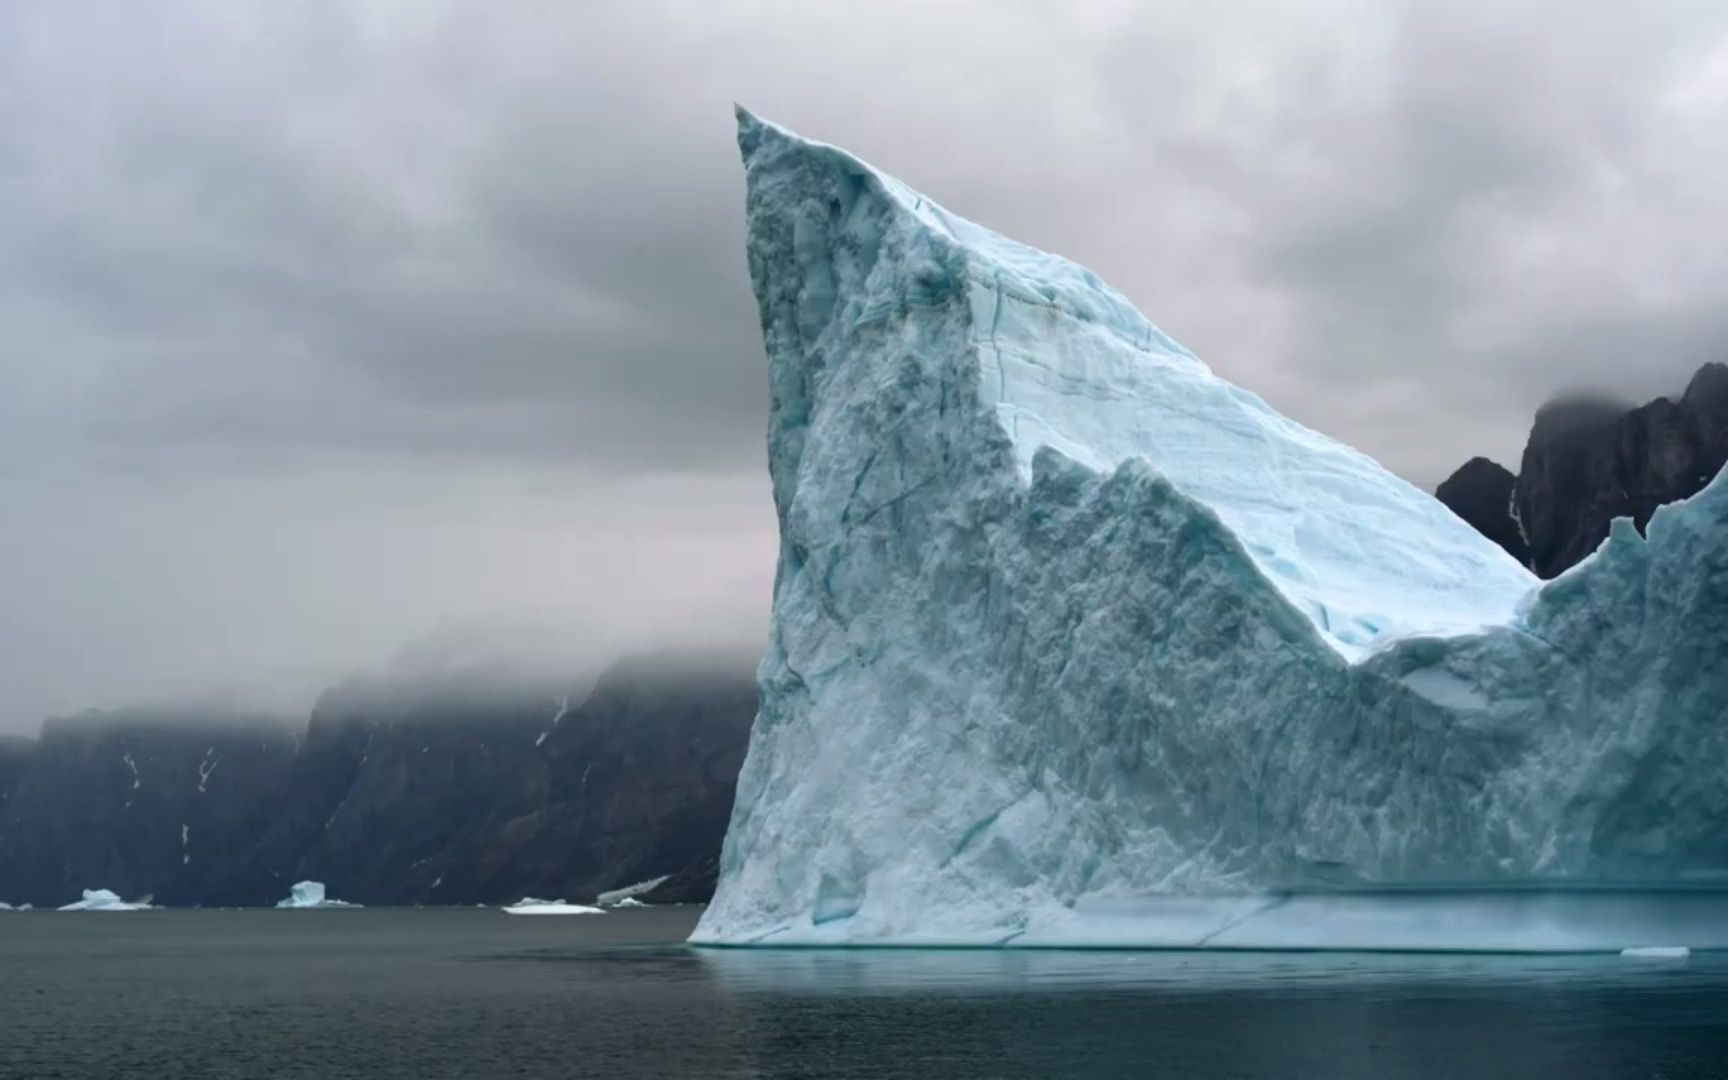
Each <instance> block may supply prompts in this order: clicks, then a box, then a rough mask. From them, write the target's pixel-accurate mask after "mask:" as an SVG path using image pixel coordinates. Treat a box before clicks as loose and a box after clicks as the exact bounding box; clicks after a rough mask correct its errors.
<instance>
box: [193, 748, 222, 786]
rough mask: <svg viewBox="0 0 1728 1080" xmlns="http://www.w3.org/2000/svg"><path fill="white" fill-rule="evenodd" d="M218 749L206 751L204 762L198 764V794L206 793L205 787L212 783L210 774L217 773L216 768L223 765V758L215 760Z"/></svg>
mask: <svg viewBox="0 0 1728 1080" xmlns="http://www.w3.org/2000/svg"><path fill="white" fill-rule="evenodd" d="M215 753H216V748H215V747H214V746H212V747H210V748H209V749H208V750H206V751H204V760H203V761H201V762H199V763H198V794H200V795H202V794H204V792H205V786H206V785H207V784H209V783H210V774H211V773H213V772H215V771H216V766H218V765H220V764H222V759H221V758H214V760H212V758H213V756H214V755H215Z"/></svg>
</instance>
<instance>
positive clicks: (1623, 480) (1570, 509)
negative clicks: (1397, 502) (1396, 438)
mask: <svg viewBox="0 0 1728 1080" xmlns="http://www.w3.org/2000/svg"><path fill="white" fill-rule="evenodd" d="M1724 463H1728V365H1724V364H1717V363H1712V364H1705V365H1704V366H1703V367H1701V368H1699V369H1698V372H1697V373H1696V374H1695V375H1693V377H1692V380H1691V382H1689V383H1688V384H1687V386H1686V390H1685V392H1684V393H1683V394H1681V395H1680V397H1679V398H1678V399H1670V398H1666V397H1660V398H1657V399H1656V400H1654V401H1651V402H1649V403H1647V404H1645V405H1641V406H1638V407H1636V408H1629V407H1626V406H1623V405H1618V404H1615V403H1612V402H1605V401H1599V400H1590V399H1576V398H1573V399H1563V400H1560V401H1556V402H1551V403H1550V404H1548V405H1546V406H1544V407H1543V408H1542V409H1540V410H1538V412H1537V414H1536V419H1535V422H1534V424H1533V425H1532V427H1531V431H1530V438H1529V441H1528V442H1527V443H1526V445H1525V447H1524V455H1523V459H1522V460H1521V461H1520V463H1519V471H1518V475H1517V476H1516V477H1513V476H1512V474H1511V473H1510V472H1509V471H1507V470H1506V469H1504V468H1503V467H1501V466H1499V465H1496V464H1495V463H1494V462H1491V461H1488V460H1487V459H1486V458H1472V459H1471V460H1470V461H1468V462H1466V463H1465V464H1464V466H1463V467H1461V468H1460V469H1459V470H1458V471H1457V472H1455V473H1453V474H1452V475H1451V476H1450V477H1448V478H1447V479H1446V481H1445V482H1444V483H1442V484H1441V485H1440V487H1439V488H1438V489H1437V491H1436V494H1437V495H1438V496H1439V498H1440V501H1441V502H1443V503H1445V504H1446V505H1447V506H1448V507H1450V508H1451V510H1452V512H1453V513H1455V514H1457V515H1458V516H1459V517H1461V518H1463V519H1464V520H1465V521H1467V522H1469V523H1470V524H1471V525H1473V526H1475V527H1476V529H1477V531H1479V532H1481V533H1482V534H1483V535H1484V536H1486V537H1488V538H1489V539H1490V540H1493V541H1494V542H1495V543H1497V544H1499V545H1500V546H1501V547H1503V548H1505V549H1506V551H1507V552H1508V553H1509V554H1511V555H1512V557H1513V558H1515V559H1517V560H1518V561H1519V562H1521V563H1523V564H1524V565H1526V566H1528V567H1530V569H1531V570H1533V571H1535V573H1537V574H1538V575H1540V576H1542V577H1545V578H1550V577H1554V576H1555V575H1557V574H1560V573H1562V572H1563V571H1565V570H1567V569H1569V568H1570V567H1572V566H1575V565H1577V564H1578V563H1579V562H1580V561H1581V560H1583V559H1584V558H1585V557H1586V556H1588V555H1589V554H1590V553H1592V552H1594V551H1595V550H1596V549H1597V548H1598V547H1600V546H1601V544H1602V541H1603V540H1604V539H1606V538H1607V536H1608V527H1609V525H1610V524H1611V523H1612V522H1613V521H1614V519H1615V518H1619V517H1626V518H1631V519H1632V521H1633V523H1634V524H1635V525H1636V526H1637V527H1638V530H1639V531H1640V532H1642V531H1643V530H1644V528H1645V526H1646V525H1648V524H1649V522H1650V515H1651V514H1653V513H1655V511H1656V508H1657V507H1658V506H1661V505H1663V504H1665V503H1671V502H1677V501H1679V500H1681V499H1687V498H1691V497H1692V496H1693V495H1696V494H1697V493H1698V492H1699V491H1701V490H1703V488H1704V486H1705V485H1706V484H1708V483H1709V482H1710V480H1711V478H1713V477H1714V476H1715V475H1716V474H1717V473H1718V472H1720V471H1721V470H1722V468H1723V465H1724Z"/></svg>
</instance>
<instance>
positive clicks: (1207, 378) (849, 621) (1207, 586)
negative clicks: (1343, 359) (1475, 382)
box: [695, 113, 1728, 948]
mask: <svg viewBox="0 0 1728 1080" xmlns="http://www.w3.org/2000/svg"><path fill="white" fill-rule="evenodd" d="M739 144H740V147H741V149H742V152H743V156H744V160H745V164H746V168H747V172H748V190H749V195H748V235H749V239H748V248H749V259H750V269H751V276H752V280H753V283H754V285H755V289H756V294H757V298H758V303H759V305H760V313H761V320H762V326H763V335H764V339H765V343H766V347H767V353H768V360H769V381H770V388H771V401H772V412H771V420H770V431H769V467H770V471H771V474H772V478H773V484H774V497H775V503H776V508H777V511H778V514H779V520H780V531H781V555H780V564H779V571H778V574H777V578H776V583H775V593H774V618H773V625H772V631H771V640H770V643H769V647H768V651H767V654H766V656H765V657H764V659H763V663H762V667H761V671H760V683H761V711H760V714H759V716H758V718H757V722H756V726H755V728H754V731H753V733H752V738H751V748H750V753H749V757H748V759H747V761H746V763H745V767H744V771H743V774H742V776H741V777H740V780H739V788H738V801H737V805H736V808H735V811H734V815H733V820H732V826H731V830H730V832H729V833H728V836H727V841H726V848H725V853H724V856H723V859H722V866H721V882H720V888H719V891H718V893H717V894H716V897H715V901H714V903H713V905H712V906H711V907H710V908H709V909H708V911H707V913H706V914H705V915H704V917H703V920H702V923H701V925H700V926H699V927H698V930H697V933H696V936H695V940H697V941H700V942H708V943H732V944H743V943H758V942H759V943H766V944H793V943H819V942H846V943H872V942H874V943H911V942H950V943H992V942H994V943H1002V942H1015V943H1020V944H1049V943H1062V942H1075V941H1083V942H1086V943H1092V944H1199V943H1202V942H1211V943H1231V944H1255V943H1262V944H1264V943H1275V944H1304V943H1306V944H1322V943H1325V944H1349V943H1355V944H1365V945H1374V946H1376V947H1387V946H1388V945H1395V944H1397V943H1398V941H1400V940H1409V938H1408V937H1407V936H1406V937H1401V936H1400V935H1407V934H1409V933H1410V932H1411V931H1410V929H1409V928H1410V927H1411V925H1412V923H1411V917H1410V916H1409V915H1408V911H1409V909H1408V906H1406V907H1405V908H1403V909H1399V910H1397V911H1390V912H1389V911H1388V910H1387V909H1386V908H1385V907H1384V906H1377V905H1381V901H1380V900H1378V899H1373V897H1374V896H1375V895H1377V894H1374V893H1372V892H1364V891H1363V890H1375V889H1384V888H1387V887H1396V888H1400V889H1406V890H1410V889H1453V888H1457V887H1461V886H1469V887H1471V888H1473V889H1477V890H1480V889H1483V888H1500V887H1504V886H1511V885H1518V886H1523V887H1541V888H1551V889H1552V888H1561V889H1571V888H1574V887H1576V886H1581V885H1589V886H1593V887H1601V886H1608V885H1613V886H1615V887H1616V888H1617V889H1621V890H1622V891H1618V892H1615V893H1613V895H1614V896H1622V895H1623V887H1632V886H1636V887H1639V888H1643V887H1645V886H1648V885H1650V884H1651V883H1659V884H1673V883H1676V882H1680V881H1685V882H1688V883H1693V884H1695V883H1697V882H1700V881H1711V880H1718V879H1722V880H1728V835H1724V831H1723V830H1721V829H1720V828H1719V823H1720V822H1722V821H1724V820H1728V817H1725V814H1728V781H1725V780H1724V779H1723V778H1724V777H1725V776H1728V772H1725V771H1724V766H1725V765H1728V725H1725V724H1724V723H1723V722H1722V720H1723V717H1724V715H1728V666H1725V658H1728V551H1725V546H1724V545H1723V544H1722V539H1723V537H1724V536H1725V535H1728V531H1725V527H1728V484H1725V483H1724V482H1723V481H1722V480H1721V479H1718V480H1717V481H1716V483H1715V484H1713V485H1712V486H1711V487H1710V488H1709V489H1707V490H1706V491H1705V492H1704V493H1703V494H1701V495H1700V496H1699V497H1697V498H1696V499H1694V500H1692V501H1691V502H1690V503H1686V504H1681V505H1677V506H1674V507H1671V508H1668V509H1665V510H1664V511H1662V512H1661V513H1659V514H1658V516H1657V519H1656V521H1654V522H1653V523H1652V525H1651V528H1650V532H1649V538H1648V540H1647V541H1646V540H1644V539H1642V538H1639V537H1638V536H1637V534H1636V532H1635V531H1628V530H1620V531H1619V532H1617V533H1616V534H1615V536H1614V537H1613V538H1611V540H1610V541H1609V543H1608V544H1607V545H1605V547H1604V550H1603V551H1602V552H1600V553H1599V554H1598V555H1597V556H1596V557H1595V558H1594V559H1592V560H1591V561H1590V562H1588V563H1587V564H1585V565H1583V566H1580V567H1578V568H1577V569H1576V570H1574V571H1573V572H1572V573H1571V574H1568V575H1566V576H1564V577H1562V578H1560V579H1557V580H1556V581H1554V582H1552V583H1550V584H1548V585H1547V586H1545V587H1540V588H1539V583H1538V582H1537V581H1536V580H1535V579H1534V578H1533V577H1532V576H1531V575H1529V574H1528V573H1527V572H1526V571H1524V570H1523V569H1522V568H1521V567H1519V566H1518V565H1517V564H1516V563H1515V562H1514V561H1513V560H1511V559H1510V558H1509V557H1508V556H1506V555H1505V554H1504V553H1503V552H1502V551H1501V550H1500V549H1499V548H1498V547H1496V546H1495V545H1493V544H1492V543H1490V542H1489V541H1487V540H1485V539H1483V538H1482V537H1481V536H1479V535H1478V534H1477V533H1476V532H1475V531H1474V530H1473V529H1471V528H1470V527H1469V526H1467V525H1465V524H1464V523H1463V522H1461V521H1459V520H1458V519H1457V518H1455V517H1453V516H1452V515H1451V514H1450V513H1449V512H1448V511H1446V510H1445V508H1444V507H1442V506H1441V505H1440V504H1439V503H1438V502H1436V501H1435V500H1433V499H1432V498H1430V497H1429V496H1427V495H1425V494H1423V493H1422V492H1420V491H1418V490H1416V489H1415V488H1413V487H1411V486H1410V485H1408V484H1405V483H1404V482H1402V481H1400V480H1398V479H1397V478H1395V477H1393V476H1391V475H1390V474H1389V473H1387V472H1386V471H1385V470H1383V469H1381V468H1380V467H1379V466H1377V465H1375V464H1374V463H1373V462H1372V461H1370V460H1369V459H1367V458H1366V457H1364V456H1363V455H1361V454H1359V453H1357V452H1355V451H1353V450H1350V449H1348V448H1346V447H1343V446H1341V445H1339V444H1337V443H1335V442H1333V441H1331V440H1329V439H1327V438H1325V437H1323V436H1320V435H1317V434H1315V433H1313V432H1310V431H1308V430H1306V429H1304V428H1302V427H1301V426H1299V425H1297V424H1295V423H1293V422H1291V421H1289V420H1286V419H1284V418H1282V417H1280V416H1278V415H1277V414H1275V413H1273V412H1272V411H1271V410H1270V409H1269V408H1268V407H1267V406H1266V405H1265V404H1264V403H1262V402H1261V401H1260V400H1259V399H1258V398H1255V397H1254V396H1253V395H1250V394H1247V393H1245V392H1243V391H1241V390H1239V389H1236V388H1234V387H1232V386H1230V385H1229V384H1227V383H1225V382H1223V381H1222V380H1220V379H1218V378H1217V377H1216V376H1214V375H1212V374H1211V373H1210V372H1209V371H1208V370H1207V369H1206V368H1205V367H1204V365H1202V364H1201V363H1200V361H1199V360H1197V359H1195V358H1194V357H1193V355H1192V354H1190V353H1188V352H1187V351H1186V350H1184V349H1182V348H1181V347H1180V346H1178V345H1176V344H1175V343H1174V342H1172V341H1171V340H1170V339H1169V338H1167V337H1166V336H1165V335H1164V334H1162V333H1161V332H1160V331H1158V330H1157V329H1156V328H1155V327H1153V326H1152V325H1151V324H1149V323H1148V322H1146V321H1145V320H1144V319H1143V318H1142V317H1141V316H1140V315H1139V314H1138V313H1136V312H1135V311H1134V310H1133V308H1132V307H1131V306H1130V305H1129V304H1128V303H1127V301H1126V300H1124V299H1123V298H1122V297H1121V296H1120V295H1119V294H1117V293H1116V292H1114V291H1113V290H1111V289H1109V288H1108V287H1107V286H1105V285H1103V284H1102V283H1101V282H1099V281H1098V280H1097V279H1096V278H1095V277H1094V276H1093V275H1092V274H1091V273H1089V272H1088V271H1086V270H1084V269H1082V268H1080V267H1077V266H1075V265H1073V264H1071V263H1068V262H1066V261H1064V260H1062V259H1059V258H1056V257H1054V256H1051V255H1046V254H1044V253H1041V252H1037V251H1034V250H1032V249H1030V248H1026V247H1024V246H1022V245H1019V244H1015V243H1013V242H1012V241H1008V240H1006V239H1003V238H1001V237H998V236H996V235H994V234H992V233H990V232H988V231H987V230H984V229H982V228H980V227H979V226H977V225H974V224H971V223H969V222H966V221H963V220H961V219H959V218H956V217H954V216H953V215H950V214H948V213H947V212H945V211H943V210H942V209H941V208H940V207H938V206H936V205H935V204H933V203H931V202H929V201H928V200H926V199H924V198H923V197H922V196H920V195H918V194H916V193H915V192H912V191H911V190H909V189H907V188H906V187H905V186H903V185H901V184H899V183H898V182H896V181H894V180H892V179H890V178H888V177H886V176H883V175H882V174H880V173H878V172H875V171H874V170H872V169H871V168H869V167H868V166H866V165H864V164H863V163H861V162H859V161H857V160H856V159H855V158H852V157H850V156H849V155H847V154H845V153H844V152H842V151H840V150H837V149H835V148H833V147H828V146H824V145H821V144H816V143H811V142H807V141H804V140H802V139H799V138H797V137H796V136H793V135H791V134H789V133H787V132H785V131H783V130H781V129H779V128H776V127H774V126H773V125H770V124H767V123H765V122H762V121H760V120H757V119H755V118H754V117H751V116H749V115H748V114H745V113H740V128H739ZM1341 890H1342V891H1344V892H1345V893H1347V895H1348V896H1349V897H1350V900H1349V903H1347V904H1344V905H1343V907H1341V908H1340V907H1337V906H1326V905H1322V908H1321V909H1318V910H1311V908H1312V904H1313V903H1314V901H1312V900H1311V899H1310V900H1304V901H1303V902H1302V903H1299V904H1291V903H1287V902H1285V901H1284V900H1283V899H1281V898H1282V897H1284V896H1285V894H1287V893H1289V892H1292V891H1296V892H1302V893H1321V894H1323V895H1335V894H1338V893H1339V892H1340V891H1341ZM1407 895H1415V894H1414V893H1409V894H1407ZM1424 895H1426V894H1424ZM1443 895H1447V894H1443ZM1456 895H1463V894H1462V893H1460V894H1456ZM1470 895H1471V896H1472V897H1475V898H1474V899H1472V900H1471V901H1470V902H1469V903H1468V904H1464V905H1463V906H1462V907H1460V908H1459V909H1458V910H1456V911H1453V910H1452V909H1450V908H1448V909H1446V910H1447V911H1450V912H1451V914H1439V915H1437V914H1436V912H1437V911H1439V910H1440V909H1436V908H1434V907H1432V906H1430V907H1428V908H1424V909H1422V911H1423V912H1424V914H1423V915H1421V916H1420V917H1418V918H1417V922H1418V923H1420V924H1421V925H1422V926H1423V927H1424V928H1425V929H1424V933H1425V934H1426V935H1427V936H1426V937H1425V938H1424V939H1423V940H1424V941H1425V942H1426V944H1424V945H1423V947H1447V946H1448V945H1449V944H1451V943H1454V942H1463V943H1465V944H1467V945H1469V946H1472V947H1554V948H1559V947H1607V945H1608V942H1606V941H1598V940H1597V939H1598V938H1600V937H1602V936H1603V935H1604V934H1606V935H1608V936H1610V937H1611V936H1613V935H1614V933H1616V932H1617V931H1614V930H1613V929H1612V928H1613V927H1615V926H1617V925H1621V924H1622V923H1624V922H1625V919H1622V918H1621V917H1620V916H1618V915H1615V914H1613V912H1614V911H1618V910H1619V909H1618V908H1613V906H1612V905H1610V906H1609V907H1608V908H1601V907H1599V908H1598V909H1595V913H1594V914H1589V915H1578V914H1577V913H1576V911H1575V909H1576V908H1577V907H1578V904H1579V903H1580V902H1579V901H1576V900H1575V899H1566V900H1565V901H1564V902H1561V903H1559V904H1558V906H1555V905H1552V904H1549V905H1544V904H1540V903H1538V904H1535V905H1534V906H1532V903H1531V902H1530V901H1529V900H1528V895H1529V894H1520V895H1521V896H1524V897H1525V898H1524V899H1519V900H1517V901H1515V902H1510V907H1511V909H1514V910H1515V912H1516V913H1517V914H1516V917H1515V918H1514V917H1511V916H1506V917H1499V916H1484V915H1483V913H1484V912H1495V911H1502V909H1504V908H1506V907H1507V903H1505V902H1502V901H1501V900H1497V899H1494V898H1493V895H1494V894H1490V896H1489V898H1488V899H1482V898H1481V897H1480V896H1479V895H1478V894H1477V893H1471V894H1470ZM1592 895H1596V894H1595V893H1592ZM1601 895H1608V894H1607V893H1602V894H1601ZM1713 895H1714V894H1712V896H1713ZM1689 897H1690V898H1689V899H1688V900H1687V901H1686V902H1687V903H1688V904H1691V905H1692V907H1689V908H1688V909H1687V911H1688V912H1690V913H1691V914H1688V915H1686V916H1685V919H1684V920H1683V922H1684V925H1686V926H1689V927H1691V926H1696V927H1702V928H1703V929H1699V930H1697V931H1696V933H1695V934H1694V937H1700V936H1708V933H1710V932H1714V928H1716V927H1718V926H1721V928H1722V936H1723V942H1722V943H1723V944H1728V921H1724V920H1719V919H1717V918H1716V915H1715V914H1714V913H1715V912H1716V911H1717V908H1715V907H1713V906H1712V905H1713V904H1715V900H1713V899H1712V898H1711V896H1703V897H1702V899H1700V897H1699V895H1696V894H1689ZM1620 902H1621V901H1618V900H1617V901H1614V903H1620ZM1700 904H1702V905H1703V907H1702V908H1699V907H1698V905H1700ZM1304 905H1309V906H1304ZM1351 905H1355V906H1354V907H1352V906H1351ZM1645 907H1646V906H1645V905H1644V902H1643V901H1642V900H1640V901H1638V902H1636V903H1632V905H1631V908H1629V909H1628V910H1639V911H1642V910H1645ZM1699 910H1702V911H1704V914H1703V915H1699V914H1698V911H1699ZM1723 910H1724V911H1728V905H1725V906H1724V908H1723ZM1340 911H1343V912H1344V914H1342V915H1341V914H1339V912H1340ZM1603 912H1608V914H1603ZM1627 918H1630V917H1629V916H1628V917H1627ZM1437 919H1438V922H1436V920H1437ZM1452 919H1455V920H1457V921H1458V922H1460V923H1461V924H1462V923H1470V924H1471V926H1472V927H1477V929H1473V930H1472V931H1471V932H1470V933H1463V932H1460V933H1459V934H1457V935H1455V936H1453V937H1448V936H1447V934H1446V933H1444V932H1437V931H1436V930H1435V927H1436V925H1439V926H1442V927H1444V926H1445V925H1446V923H1447V920H1452ZM1497 919H1498V921H1496V920H1497ZM1483 920H1485V921H1486V924H1487V925H1488V930H1487V931H1480V930H1479V926H1478V924H1479V923H1481V922H1482V921H1483ZM1688 920H1689V921H1688ZM1658 921H1659V922H1660V918H1659V919H1658ZM1340 925H1342V927H1343V929H1342V930H1341V929H1340ZM1677 925H1678V924H1677ZM1243 927H1250V928H1263V932H1261V931H1259V930H1257V931H1256V932H1257V933H1259V935H1260V936H1258V937H1256V936H1255V934H1253V933H1247V932H1245V931H1244V930H1243V929H1242V928H1243ZM1508 927H1510V928H1511V929H1508ZM1605 927H1606V928H1609V929H1604V928H1605ZM1232 928H1234V929H1232ZM1437 933H1438V940H1437V941H1436V940H1430V939H1435V938H1436V934H1437ZM1646 936H1647V935H1646ZM1321 937H1324V940H1320V939H1321ZM1699 943H1701V942H1700V941H1696V940H1694V941H1684V942H1678V944H1699ZM1621 944H1625V943H1624V942H1623V943H1621ZM1615 947H1618V946H1615Z"/></svg>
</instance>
